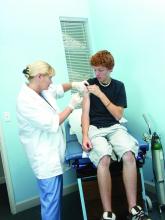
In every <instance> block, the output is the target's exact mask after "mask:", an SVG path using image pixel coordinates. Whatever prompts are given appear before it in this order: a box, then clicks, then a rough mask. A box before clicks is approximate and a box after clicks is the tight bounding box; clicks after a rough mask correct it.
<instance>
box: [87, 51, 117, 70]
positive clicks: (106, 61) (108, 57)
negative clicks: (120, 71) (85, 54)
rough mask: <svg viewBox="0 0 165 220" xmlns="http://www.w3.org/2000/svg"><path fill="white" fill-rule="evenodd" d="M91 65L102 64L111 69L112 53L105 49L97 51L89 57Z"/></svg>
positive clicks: (112, 65) (112, 63) (112, 62)
mask: <svg viewBox="0 0 165 220" xmlns="http://www.w3.org/2000/svg"><path fill="white" fill-rule="evenodd" d="M90 64H91V66H104V67H106V68H108V69H109V70H112V69H113V67H114V64H115V62H114V58H113V56H112V54H111V53H110V52H109V51H107V50H101V51H98V52H97V53H96V54H94V55H93V56H92V57H91V58H90Z"/></svg>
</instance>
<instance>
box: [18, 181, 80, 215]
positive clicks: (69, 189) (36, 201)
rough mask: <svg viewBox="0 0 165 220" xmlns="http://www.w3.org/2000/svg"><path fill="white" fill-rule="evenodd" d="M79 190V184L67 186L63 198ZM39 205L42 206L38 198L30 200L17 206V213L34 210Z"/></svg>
mask: <svg viewBox="0 0 165 220" xmlns="http://www.w3.org/2000/svg"><path fill="white" fill-rule="evenodd" d="M77 190H78V187H77V183H73V184H70V185H68V186H65V187H64V189H63V196H66V195H68V194H70V193H73V192H75V191H77ZM39 204H40V200H39V197H38V196H36V197H33V198H30V199H28V200H24V201H22V202H20V203H17V204H16V213H18V212H22V211H24V210H26V209H29V208H33V207H34V206H37V205H39ZM14 214H15V213H14Z"/></svg>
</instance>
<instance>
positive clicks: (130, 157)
mask: <svg viewBox="0 0 165 220" xmlns="http://www.w3.org/2000/svg"><path fill="white" fill-rule="evenodd" d="M122 159H123V162H125V163H134V162H135V156H134V154H133V153H132V152H131V151H128V152H126V153H125V154H124V155H123V157H122Z"/></svg>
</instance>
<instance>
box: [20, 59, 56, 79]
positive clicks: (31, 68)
mask: <svg viewBox="0 0 165 220" xmlns="http://www.w3.org/2000/svg"><path fill="white" fill-rule="evenodd" d="M22 72H23V74H24V75H25V77H26V78H27V79H28V80H31V79H32V78H34V77H35V76H36V75H37V74H39V73H40V74H42V75H49V76H54V75H55V70H54V68H53V67H52V66H51V65H50V64H48V63H47V62H45V61H42V60H39V61H35V62H34V63H32V64H29V65H27V67H26V69H24V70H23V71H22Z"/></svg>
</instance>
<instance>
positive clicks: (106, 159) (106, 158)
mask: <svg viewBox="0 0 165 220" xmlns="http://www.w3.org/2000/svg"><path fill="white" fill-rule="evenodd" d="M110 161H111V159H110V156H108V155H105V156H103V157H102V158H101V159H100V162H99V166H102V167H108V168H109V165H110Z"/></svg>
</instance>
